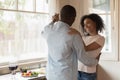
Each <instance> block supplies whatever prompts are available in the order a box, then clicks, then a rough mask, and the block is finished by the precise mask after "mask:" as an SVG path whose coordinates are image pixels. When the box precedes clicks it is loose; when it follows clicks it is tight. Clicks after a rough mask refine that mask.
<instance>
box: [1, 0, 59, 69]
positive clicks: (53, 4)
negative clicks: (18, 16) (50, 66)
mask: <svg viewBox="0 0 120 80" xmlns="http://www.w3.org/2000/svg"><path fill="white" fill-rule="evenodd" d="M35 1H36V0H35ZM16 2H18V0H17V1H16ZM56 3H57V1H56V0H49V13H44V12H36V9H35V8H34V10H33V11H24V10H14V9H1V8H0V10H4V11H13V12H23V13H37V14H48V15H49V16H50V17H51V15H53V13H55V11H56V8H55V7H56ZM34 5H36V3H34ZM16 6H18V5H16ZM17 8H18V7H17ZM46 57H47V56H46ZM41 59H42V58H40V59H38V58H37V59H29V60H21V61H18V63H20V64H29V63H30V62H32V63H34V62H35V63H36V62H38V61H41ZM45 60H46V59H45ZM7 65H8V63H1V64H0V69H1V68H4V67H7Z"/></svg>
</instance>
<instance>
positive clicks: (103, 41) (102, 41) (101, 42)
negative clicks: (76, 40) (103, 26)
mask: <svg viewBox="0 0 120 80" xmlns="http://www.w3.org/2000/svg"><path fill="white" fill-rule="evenodd" d="M95 42H96V43H98V44H99V45H101V46H103V45H104V43H105V38H104V37H103V36H101V37H99V38H98V39H97V40H96V41H95Z"/></svg>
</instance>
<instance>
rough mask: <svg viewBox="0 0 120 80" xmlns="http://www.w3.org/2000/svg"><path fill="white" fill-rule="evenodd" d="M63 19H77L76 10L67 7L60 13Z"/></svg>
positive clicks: (69, 6)
mask: <svg viewBox="0 0 120 80" xmlns="http://www.w3.org/2000/svg"><path fill="white" fill-rule="evenodd" d="M60 16H61V18H64V19H66V18H67V19H68V18H69V17H76V10H75V8H74V7H72V6H71V5H65V6H64V7H63V8H62V9H61V11H60Z"/></svg>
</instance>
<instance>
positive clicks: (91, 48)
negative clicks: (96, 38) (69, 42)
mask: <svg viewBox="0 0 120 80" xmlns="http://www.w3.org/2000/svg"><path fill="white" fill-rule="evenodd" d="M69 34H71V35H72V34H79V35H80V37H82V36H81V34H80V32H79V31H77V30H76V29H73V28H70V31H69ZM82 41H83V39H82ZM83 44H84V47H85V50H86V51H92V50H96V49H98V48H100V47H101V46H100V45H99V44H97V43H96V42H93V43H91V44H90V45H88V46H86V45H85V43H84V41H83Z"/></svg>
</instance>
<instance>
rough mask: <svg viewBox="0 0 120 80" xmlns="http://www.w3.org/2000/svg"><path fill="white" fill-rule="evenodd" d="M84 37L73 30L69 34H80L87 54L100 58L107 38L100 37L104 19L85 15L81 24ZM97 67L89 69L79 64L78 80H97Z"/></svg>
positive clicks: (93, 15) (95, 15)
mask: <svg viewBox="0 0 120 80" xmlns="http://www.w3.org/2000/svg"><path fill="white" fill-rule="evenodd" d="M80 24H81V26H82V29H83V34H84V36H81V34H80V33H79V32H78V31H77V30H75V29H73V28H71V29H70V32H69V34H71V35H72V34H79V35H80V36H81V37H82V39H83V42H84V46H85V50H86V54H87V55H88V56H90V57H93V58H98V56H99V55H100V53H101V50H102V48H103V46H104V42H105V38H104V37H103V36H102V35H100V33H99V32H102V31H103V29H104V23H103V20H102V18H101V17H100V16H99V15H97V14H89V15H84V16H83V17H82V18H81V22H80ZM96 78H97V74H96V66H92V67H88V66H86V65H84V64H83V63H81V62H79V63H78V80H96Z"/></svg>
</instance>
